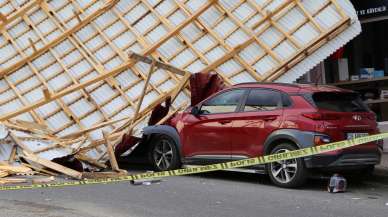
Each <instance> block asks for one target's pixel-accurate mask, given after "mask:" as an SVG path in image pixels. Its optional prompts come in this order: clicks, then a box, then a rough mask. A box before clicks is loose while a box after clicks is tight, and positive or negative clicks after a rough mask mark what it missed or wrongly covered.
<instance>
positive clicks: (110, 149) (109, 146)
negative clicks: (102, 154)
mask: <svg viewBox="0 0 388 217" xmlns="http://www.w3.org/2000/svg"><path fill="white" fill-rule="evenodd" d="M102 135H103V136H104V139H105V145H106V147H107V153H108V156H109V162H110V165H111V167H112V169H113V170H114V171H120V168H119V165H118V164H117V160H116V156H115V152H114V149H113V146H112V143H111V141H109V135H108V133H107V132H105V131H102Z"/></svg>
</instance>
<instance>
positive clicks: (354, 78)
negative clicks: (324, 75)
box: [350, 75, 360, 81]
mask: <svg viewBox="0 0 388 217" xmlns="http://www.w3.org/2000/svg"><path fill="white" fill-rule="evenodd" d="M350 80H352V81H358V80H360V76H359V75H352V76H351V77H350Z"/></svg>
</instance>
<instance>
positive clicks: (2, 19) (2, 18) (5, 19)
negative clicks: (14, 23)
mask: <svg viewBox="0 0 388 217" xmlns="http://www.w3.org/2000/svg"><path fill="white" fill-rule="evenodd" d="M0 21H1V22H3V23H6V22H7V17H6V16H5V15H4V14H3V13H1V12H0ZM3 23H2V24H1V25H3Z"/></svg>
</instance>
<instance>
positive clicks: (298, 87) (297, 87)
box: [232, 82, 353, 93]
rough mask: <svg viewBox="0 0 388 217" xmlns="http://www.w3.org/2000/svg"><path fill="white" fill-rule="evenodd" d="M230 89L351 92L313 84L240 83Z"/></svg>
mask: <svg viewBox="0 0 388 217" xmlns="http://www.w3.org/2000/svg"><path fill="white" fill-rule="evenodd" d="M232 88H271V89H275V90H280V91H284V92H287V93H315V92H347V93H352V92H353V91H351V90H346V89H342V88H339V87H335V86H330V85H315V84H288V83H260V82H252V83H241V84H236V85H234V86H232Z"/></svg>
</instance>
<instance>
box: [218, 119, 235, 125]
mask: <svg viewBox="0 0 388 217" xmlns="http://www.w3.org/2000/svg"><path fill="white" fill-rule="evenodd" d="M231 122H232V121H226V120H225V121H218V123H220V124H222V125H225V124H229V123H231Z"/></svg>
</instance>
